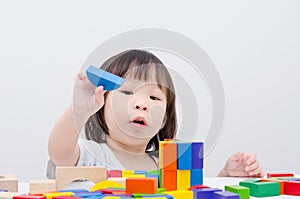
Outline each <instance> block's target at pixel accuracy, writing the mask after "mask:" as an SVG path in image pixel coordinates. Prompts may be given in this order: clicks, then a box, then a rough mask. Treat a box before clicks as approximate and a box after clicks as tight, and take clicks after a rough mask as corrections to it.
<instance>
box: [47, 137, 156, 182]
mask: <svg viewBox="0 0 300 199" xmlns="http://www.w3.org/2000/svg"><path fill="white" fill-rule="evenodd" d="M78 146H79V149H80V156H79V160H78V163H77V166H104V167H106V168H107V170H126V168H125V167H124V166H123V165H122V164H121V163H120V161H119V160H118V159H117V157H116V156H115V154H114V153H113V152H112V150H111V149H110V148H109V147H108V146H107V144H106V143H97V142H95V141H92V140H86V139H79V140H78ZM149 156H150V157H151V158H153V159H154V161H155V162H156V164H158V157H157V153H155V152H154V153H152V154H150V153H149ZM47 177H48V178H50V179H53V178H55V165H54V163H53V162H52V161H51V160H49V162H48V167H47Z"/></svg>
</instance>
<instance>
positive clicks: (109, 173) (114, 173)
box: [107, 170, 122, 177]
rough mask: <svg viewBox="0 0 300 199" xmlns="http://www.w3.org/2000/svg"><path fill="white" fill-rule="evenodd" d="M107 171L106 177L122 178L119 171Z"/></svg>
mask: <svg viewBox="0 0 300 199" xmlns="http://www.w3.org/2000/svg"><path fill="white" fill-rule="evenodd" d="M107 171H108V175H107V177H122V171H121V170H107Z"/></svg>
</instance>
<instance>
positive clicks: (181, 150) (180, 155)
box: [176, 142, 192, 170]
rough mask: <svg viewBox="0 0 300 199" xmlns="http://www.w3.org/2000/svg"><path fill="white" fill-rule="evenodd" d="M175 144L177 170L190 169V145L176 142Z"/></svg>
mask: <svg viewBox="0 0 300 199" xmlns="http://www.w3.org/2000/svg"><path fill="white" fill-rule="evenodd" d="M176 144H177V169H178V170H190V169H192V145H191V144H192V143H187V142H182V143H181V142H178V143H176Z"/></svg>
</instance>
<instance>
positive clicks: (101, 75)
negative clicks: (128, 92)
mask: <svg viewBox="0 0 300 199" xmlns="http://www.w3.org/2000/svg"><path fill="white" fill-rule="evenodd" d="M86 74H87V77H88V79H89V80H90V82H91V83H92V84H94V85H95V86H96V87H98V86H103V87H104V90H108V91H109V90H115V89H118V88H119V87H120V86H122V84H123V83H124V82H125V79H123V78H122V77H119V76H117V75H114V74H112V73H110V72H107V71H105V70H102V69H100V68H97V67H95V66H89V67H88V69H87V70H86Z"/></svg>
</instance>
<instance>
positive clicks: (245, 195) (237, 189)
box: [225, 185, 250, 199]
mask: <svg viewBox="0 0 300 199" xmlns="http://www.w3.org/2000/svg"><path fill="white" fill-rule="evenodd" d="M225 191H230V192H232V193H236V194H239V195H240V199H249V198H250V189H249V188H248V187H243V186H239V185H228V186H225Z"/></svg>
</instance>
